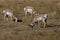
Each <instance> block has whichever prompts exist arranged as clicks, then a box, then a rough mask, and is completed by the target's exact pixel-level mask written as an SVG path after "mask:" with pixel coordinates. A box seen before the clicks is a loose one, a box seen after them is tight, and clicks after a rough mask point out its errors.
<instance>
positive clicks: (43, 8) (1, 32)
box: [0, 0, 60, 40]
mask: <svg viewBox="0 0 60 40" xmlns="http://www.w3.org/2000/svg"><path fill="white" fill-rule="evenodd" d="M25 6H33V7H34V8H35V10H36V11H37V12H39V13H40V14H45V13H47V14H48V15H49V17H48V21H47V22H48V26H47V27H46V28H45V29H43V28H38V27H34V28H33V29H32V28H31V27H30V26H28V25H29V24H30V23H31V21H32V19H33V17H34V16H33V17H30V16H28V17H27V18H26V19H24V10H23V8H24V7H25ZM3 8H10V9H12V10H13V11H14V14H15V15H16V16H17V17H18V18H21V19H22V20H23V22H22V23H14V22H13V23H4V22H3V14H2V10H1V9H3ZM55 12H56V14H55ZM27 19H28V20H27ZM40 27H43V25H40ZM0 40H60V1H59V0H40V1H39V0H26V1H24V0H18V1H16V0H10V1H9V0H7V1H6V0H0Z"/></svg>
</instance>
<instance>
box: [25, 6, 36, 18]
mask: <svg viewBox="0 0 60 40" xmlns="http://www.w3.org/2000/svg"><path fill="white" fill-rule="evenodd" d="M24 12H25V17H26V16H27V14H28V13H29V14H31V16H32V14H35V12H36V11H34V8H33V7H31V6H26V7H24Z"/></svg>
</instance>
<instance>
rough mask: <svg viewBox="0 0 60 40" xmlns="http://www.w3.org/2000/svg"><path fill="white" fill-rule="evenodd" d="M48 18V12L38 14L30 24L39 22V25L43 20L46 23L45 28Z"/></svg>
mask: <svg viewBox="0 0 60 40" xmlns="http://www.w3.org/2000/svg"><path fill="white" fill-rule="evenodd" d="M47 18H48V14H41V15H37V16H35V17H34V19H33V21H32V23H31V24H30V25H31V26H33V25H35V23H36V22H37V23H38V26H39V22H41V21H42V22H43V23H44V28H45V26H46V25H47Z"/></svg>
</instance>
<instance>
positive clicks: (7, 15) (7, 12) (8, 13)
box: [3, 9, 17, 22]
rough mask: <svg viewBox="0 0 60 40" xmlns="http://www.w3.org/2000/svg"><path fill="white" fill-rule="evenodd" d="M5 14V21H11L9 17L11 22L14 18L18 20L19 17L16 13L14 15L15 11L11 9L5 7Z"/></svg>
mask: <svg viewBox="0 0 60 40" xmlns="http://www.w3.org/2000/svg"><path fill="white" fill-rule="evenodd" d="M3 14H4V21H5V20H7V22H9V20H8V19H9V18H10V19H11V22H12V20H13V18H14V19H15V22H17V17H16V16H15V15H13V11H12V10H10V9H4V10H3Z"/></svg>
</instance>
